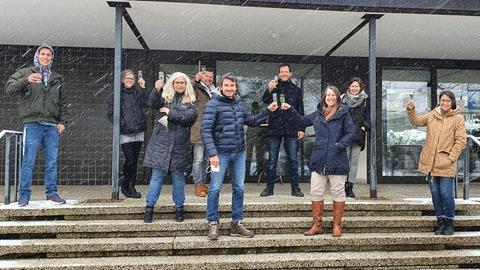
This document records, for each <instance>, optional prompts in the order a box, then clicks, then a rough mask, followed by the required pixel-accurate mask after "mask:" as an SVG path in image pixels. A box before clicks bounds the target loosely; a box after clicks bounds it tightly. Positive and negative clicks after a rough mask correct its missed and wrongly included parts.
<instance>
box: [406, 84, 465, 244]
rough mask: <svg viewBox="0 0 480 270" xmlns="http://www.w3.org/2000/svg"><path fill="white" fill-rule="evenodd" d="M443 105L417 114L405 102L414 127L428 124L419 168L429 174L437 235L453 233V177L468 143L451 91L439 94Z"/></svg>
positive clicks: (463, 122)
mask: <svg viewBox="0 0 480 270" xmlns="http://www.w3.org/2000/svg"><path fill="white" fill-rule="evenodd" d="M439 103H440V105H439V106H437V107H436V108H435V109H434V110H432V111H431V112H429V113H427V114H425V115H422V116H417V115H416V113H415V105H414V103H413V101H412V100H410V101H408V102H407V104H406V107H407V113H408V120H409V121H410V123H411V124H412V125H414V126H417V127H420V126H427V138H426V140H425V144H424V145H423V149H422V153H421V154H420V161H419V164H418V170H419V171H420V172H421V173H424V174H426V175H427V180H428V184H429V186H430V191H431V193H432V201H433V207H434V209H435V216H436V217H437V228H436V229H435V234H437V235H438V234H443V235H452V234H453V233H454V227H453V220H454V219H455V199H454V193H453V186H454V182H453V178H454V176H455V172H456V170H457V164H456V161H457V159H458V158H459V156H460V154H461V152H462V149H463V148H464V147H465V145H466V141H467V133H466V131H465V120H464V119H463V116H462V115H461V114H460V112H459V110H458V108H457V104H456V101H455V95H454V94H453V92H452V91H449V90H445V91H443V92H441V93H440V101H439Z"/></svg>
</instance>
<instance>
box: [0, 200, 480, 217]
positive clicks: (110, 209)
mask: <svg viewBox="0 0 480 270" xmlns="http://www.w3.org/2000/svg"><path fill="white" fill-rule="evenodd" d="M144 207H145V206H144V202H143V201H135V202H133V203H132V202H128V203H103V204H91V203H75V202H69V204H67V205H60V206H51V205H45V204H40V203H39V204H36V203H32V204H31V206H28V207H18V206H16V204H11V205H1V206H0V220H92V219H140V218H141V217H142V216H143V213H144V210H145V208H144ZM205 209H206V204H205V203H190V204H188V203H187V204H186V205H185V211H186V216H187V218H203V217H205ZM244 210H245V216H246V217H279V216H291V217H302V216H304V217H306V216H310V215H311V210H310V202H308V201H307V200H305V201H304V202H289V203H278V202H274V201H266V202H248V203H246V204H245V206H244ZM331 210H332V203H331V202H326V204H325V211H326V213H327V214H329V213H330V212H331ZM456 210H457V215H478V214H480V203H478V202H475V201H463V200H459V201H458V202H456ZM219 211H220V215H221V216H223V217H228V216H229V215H230V211H231V204H229V203H221V204H220V207H219ZM345 211H346V212H345V215H346V216H398V215H402V216H418V215H433V206H432V204H431V201H429V200H415V201H400V202H399V201H382V200H378V201H371V200H366V201H356V200H352V201H348V202H347V204H346V209H345ZM173 213H174V208H173V206H172V205H158V206H157V207H155V215H156V217H157V218H167V219H170V218H172V217H173Z"/></svg>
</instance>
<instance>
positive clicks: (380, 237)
mask: <svg viewBox="0 0 480 270" xmlns="http://www.w3.org/2000/svg"><path fill="white" fill-rule="evenodd" d="M459 248H480V232H457V233H456V234H455V235H453V236H437V235H434V234H433V233H431V232H428V233H364V234H355V233H345V234H344V235H343V236H342V237H332V236H331V235H330V234H323V235H316V236H312V237H307V236H304V235H302V234H280V235H278V234H263V235H256V236H255V237H253V238H233V237H229V236H221V237H220V239H219V240H218V241H209V240H208V239H207V237H205V236H177V237H148V238H144V237H139V238H93V239H85V238H77V239H31V240H21V241H19V240H0V258H3V259H5V258H16V259H18V258H33V257H35V258H63V257H66V258H71V257H100V256H146V255H149V256H153V255H156V256H158V255H164V256H166V255H170V256H172V255H207V254H253V253H257V254H260V253H275V252H285V253H292V252H339V251H372V250H378V251H387V250H390V251H395V250H396V251H400V250H402V251H406V250H427V249H428V250H443V249H459Z"/></svg>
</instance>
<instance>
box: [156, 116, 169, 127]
mask: <svg viewBox="0 0 480 270" xmlns="http://www.w3.org/2000/svg"><path fill="white" fill-rule="evenodd" d="M158 122H159V123H160V124H162V125H163V126H164V127H168V119H167V116H166V115H164V116H162V117H160V119H158Z"/></svg>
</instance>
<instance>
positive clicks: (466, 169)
mask: <svg viewBox="0 0 480 270" xmlns="http://www.w3.org/2000/svg"><path fill="white" fill-rule="evenodd" d="M470 145H471V139H470V137H467V147H465V150H464V151H465V155H464V160H463V199H464V200H468V199H469V198H470Z"/></svg>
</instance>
